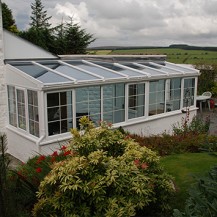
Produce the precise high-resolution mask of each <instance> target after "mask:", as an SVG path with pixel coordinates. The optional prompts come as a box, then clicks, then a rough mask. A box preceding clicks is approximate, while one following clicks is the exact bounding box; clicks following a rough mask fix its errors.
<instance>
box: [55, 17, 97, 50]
mask: <svg viewBox="0 0 217 217" xmlns="http://www.w3.org/2000/svg"><path fill="white" fill-rule="evenodd" d="M55 38H56V39H55V51H53V52H54V53H57V54H84V53H86V49H87V46H88V45H89V44H90V43H92V42H93V41H95V38H93V35H92V34H89V33H86V31H85V29H82V28H81V26H80V25H79V24H77V23H74V22H73V19H72V18H70V21H69V22H66V23H61V24H60V25H59V26H57V27H55Z"/></svg>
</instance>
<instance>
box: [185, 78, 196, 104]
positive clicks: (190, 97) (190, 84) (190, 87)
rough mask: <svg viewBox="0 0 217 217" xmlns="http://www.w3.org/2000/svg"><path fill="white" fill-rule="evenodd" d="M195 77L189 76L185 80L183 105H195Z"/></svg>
mask: <svg viewBox="0 0 217 217" xmlns="http://www.w3.org/2000/svg"><path fill="white" fill-rule="evenodd" d="M194 92H195V79H194V78H189V79H185V80H184V94H183V95H184V99H183V106H184V107H188V106H192V105H194Z"/></svg>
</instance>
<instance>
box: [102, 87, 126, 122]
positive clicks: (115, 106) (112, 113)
mask: <svg viewBox="0 0 217 217" xmlns="http://www.w3.org/2000/svg"><path fill="white" fill-rule="evenodd" d="M124 110H125V84H123V83H121V84H110V85H104V86H103V120H105V121H108V122H111V123H119V122H122V121H124V120H125V115H123V114H124ZM118 114H119V115H121V116H120V117H118Z"/></svg>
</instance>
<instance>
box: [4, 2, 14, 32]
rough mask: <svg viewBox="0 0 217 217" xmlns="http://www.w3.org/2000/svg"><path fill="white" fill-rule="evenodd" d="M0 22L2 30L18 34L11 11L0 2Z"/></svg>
mask: <svg viewBox="0 0 217 217" xmlns="http://www.w3.org/2000/svg"><path fill="white" fill-rule="evenodd" d="M2 20H3V28H5V29H7V30H9V31H11V32H13V33H18V29H17V26H16V24H15V19H14V17H13V15H12V11H11V9H9V8H8V6H7V5H6V4H5V3H4V2H2Z"/></svg>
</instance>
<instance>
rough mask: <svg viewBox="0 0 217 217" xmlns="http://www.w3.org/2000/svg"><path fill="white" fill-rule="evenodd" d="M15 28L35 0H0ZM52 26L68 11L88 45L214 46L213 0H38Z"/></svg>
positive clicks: (24, 23) (216, 14) (216, 16)
mask: <svg viewBox="0 0 217 217" xmlns="http://www.w3.org/2000/svg"><path fill="white" fill-rule="evenodd" d="M3 2H5V3H6V4H7V5H8V7H9V8H10V9H11V10H12V13H13V16H14V18H15V20H16V24H17V26H18V28H19V29H26V28H28V23H29V22H30V20H29V17H30V14H31V7H30V5H31V3H33V2H34V0H3ZM42 4H43V5H44V7H45V8H44V9H46V10H47V14H48V15H49V16H52V19H51V22H52V23H53V24H54V25H57V24H60V23H61V20H62V19H63V20H65V21H67V20H68V17H69V16H70V17H71V16H73V18H74V21H75V22H78V23H79V24H80V25H81V27H82V28H84V29H86V31H87V32H88V33H91V34H93V35H94V37H95V38H97V39H96V41H95V42H94V43H93V44H91V46H103V45H111V46H113V45H120V46H168V45H170V44H174V43H184V44H189V45H199V46H217V0H83V1H82V0H69V1H67V0H42Z"/></svg>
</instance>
